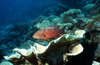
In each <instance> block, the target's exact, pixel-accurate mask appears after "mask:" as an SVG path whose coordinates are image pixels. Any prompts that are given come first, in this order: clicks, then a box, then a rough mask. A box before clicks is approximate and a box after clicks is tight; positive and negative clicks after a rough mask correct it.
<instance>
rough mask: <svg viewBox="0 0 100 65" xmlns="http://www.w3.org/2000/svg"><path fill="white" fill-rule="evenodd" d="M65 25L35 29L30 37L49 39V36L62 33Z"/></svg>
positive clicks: (53, 36) (56, 35) (54, 36)
mask: <svg viewBox="0 0 100 65" xmlns="http://www.w3.org/2000/svg"><path fill="white" fill-rule="evenodd" d="M65 27H66V26H64V27H63V28H62V27H61V26H51V27H46V28H43V29H41V30H39V31H37V32H36V33H35V34H34V35H33V36H32V37H33V38H36V39H44V40H49V39H50V38H57V37H59V36H60V35H61V34H62V33H64V29H65Z"/></svg>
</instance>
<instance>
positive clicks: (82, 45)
mask: <svg viewBox="0 0 100 65" xmlns="http://www.w3.org/2000/svg"><path fill="white" fill-rule="evenodd" d="M71 1H74V0H71ZM65 2H67V1H65V0H62V3H59V4H58V7H57V8H56V7H54V9H52V8H50V11H46V10H45V13H47V12H48V13H47V14H46V16H39V17H38V18H37V19H36V20H33V22H32V23H31V24H29V23H15V24H14V25H10V26H8V27H7V28H6V29H5V30H3V31H1V32H0V36H1V37H0V43H1V44H0V56H1V57H0V59H2V57H3V56H4V58H5V59H6V60H8V61H9V62H10V63H9V62H8V61H5V60H4V61H2V62H1V63H0V65H6V64H8V65H62V64H65V65H75V64H76V65H95V64H99V63H97V62H100V6H99V5H100V0H82V1H79V0H77V2H76V1H75V3H72V5H79V3H85V4H82V5H81V6H84V7H82V8H83V9H82V8H80V9H79V7H81V6H79V7H78V8H77V9H70V6H69V5H71V4H68V5H67V4H66V3H65ZM87 2H88V3H87ZM67 3H68V2H67ZM72 8H73V6H72ZM48 10H49V9H48ZM58 11H59V12H58ZM47 15H49V16H47ZM50 26H61V27H64V26H65V29H64V34H61V35H60V36H59V37H57V38H53V39H50V41H45V40H40V39H38V40H37V39H33V38H32V36H33V34H34V33H35V32H36V31H37V30H39V29H42V28H45V27H50ZM13 48H15V49H13ZM4 49H5V50H4ZM12 49H13V51H14V52H12ZM83 49H84V50H83Z"/></svg>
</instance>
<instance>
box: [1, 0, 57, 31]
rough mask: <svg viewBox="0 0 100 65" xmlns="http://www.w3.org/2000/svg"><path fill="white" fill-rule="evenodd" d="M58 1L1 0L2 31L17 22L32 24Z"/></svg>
mask: <svg viewBox="0 0 100 65" xmlns="http://www.w3.org/2000/svg"><path fill="white" fill-rule="evenodd" d="M57 2H58V1H56V0H0V29H2V28H4V26H7V25H10V24H13V23H15V22H17V23H18V22H30V20H33V19H36V18H37V17H38V16H39V15H40V14H41V13H42V12H43V11H44V10H45V9H46V8H48V7H50V6H55V5H56V4H57Z"/></svg>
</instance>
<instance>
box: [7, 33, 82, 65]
mask: <svg viewBox="0 0 100 65" xmlns="http://www.w3.org/2000/svg"><path fill="white" fill-rule="evenodd" d="M79 32H80V31H79ZM75 34H76V33H75ZM82 35H83V34H82ZM81 38H83V36H80V34H79V35H78V31H77V35H69V34H64V35H62V36H61V37H59V38H57V39H55V40H52V41H51V42H50V43H49V44H48V45H47V46H42V45H40V44H37V43H35V44H34V45H33V46H30V49H28V50H26V49H18V48H15V49H14V51H16V52H17V54H15V55H11V56H5V59H6V60H8V61H9V62H11V63H13V64H17V65H19V64H28V65H29V64H30V65H31V64H33V65H39V64H41V65H45V64H50V65H59V64H61V65H62V64H65V63H66V62H65V60H68V59H67V57H68V56H73V55H74V56H75V55H78V54H80V53H81V52H82V51H83V47H82V45H81V44H80V43H79V42H78V41H79V40H80V39H81ZM68 51H69V52H68ZM18 56H19V57H18Z"/></svg>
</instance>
